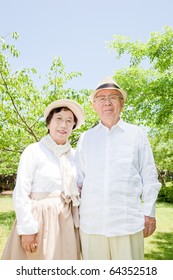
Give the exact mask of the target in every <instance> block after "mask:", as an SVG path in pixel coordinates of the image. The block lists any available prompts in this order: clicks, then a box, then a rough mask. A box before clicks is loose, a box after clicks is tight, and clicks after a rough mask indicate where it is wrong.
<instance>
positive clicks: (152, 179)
mask: <svg viewBox="0 0 173 280" xmlns="http://www.w3.org/2000/svg"><path fill="white" fill-rule="evenodd" d="M141 139H142V140H141V141H140V151H139V153H140V175H141V178H142V184H143V192H142V200H143V203H144V204H143V209H144V215H145V216H150V217H154V216H155V203H156V199H157V196H158V193H159V190H160V188H161V183H160V182H159V181H158V174H157V169H156V165H155V161H154V157H153V152H152V149H151V145H150V142H149V140H148V137H147V134H146V133H145V132H144V131H142V138H141Z"/></svg>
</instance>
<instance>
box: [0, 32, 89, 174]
mask: <svg viewBox="0 0 173 280" xmlns="http://www.w3.org/2000/svg"><path fill="white" fill-rule="evenodd" d="M12 38H13V39H18V34H17V33H16V32H15V33H12ZM0 47H1V52H0V98H1V99H0V118H1V122H0V151H1V159H0V163H1V164H0V174H1V175H2V174H3V175H12V174H15V173H16V171H17V166H18V163H19V158H20V155H21V153H22V151H23V150H24V148H25V147H26V146H27V145H28V144H30V143H32V142H35V141H39V139H40V138H41V137H42V136H43V135H45V133H47V129H46V126H45V122H44V119H43V112H44V109H45V108H46V106H47V104H49V103H50V102H51V101H54V100H56V99H60V98H73V99H74V100H76V101H78V102H79V103H81V104H84V100H85V98H84V96H85V95H86V94H87V90H83V91H81V92H79V93H78V92H76V91H75V90H73V89H69V88H68V89H65V88H64V86H65V84H66V83H67V82H68V81H69V80H70V79H73V78H75V77H77V76H80V75H81V73H77V72H71V73H66V72H65V67H64V65H63V63H62V61H61V59H60V58H59V57H57V58H55V59H54V60H53V62H52V65H51V67H50V70H49V73H48V75H47V81H48V82H47V84H45V85H44V86H43V87H42V90H41V91H39V90H38V89H37V88H36V86H35V85H34V82H33V80H32V78H31V75H37V71H36V70H35V69H28V68H27V69H23V70H21V71H16V72H15V73H13V72H12V70H11V69H10V65H9V62H8V57H9V56H10V55H12V56H14V57H18V56H19V52H18V51H17V49H16V48H15V46H14V45H10V44H7V43H6V42H5V39H4V38H3V37H0ZM79 133H80V130H78V131H77V130H76V131H75V133H74V135H73V136H72V137H71V141H72V143H73V144H74V145H75V143H76V141H77V139H78V137H79Z"/></svg>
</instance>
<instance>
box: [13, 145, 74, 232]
mask: <svg viewBox="0 0 173 280" xmlns="http://www.w3.org/2000/svg"><path fill="white" fill-rule="evenodd" d="M73 157H74V155H73V151H71V153H70V157H69V161H70V163H71V165H72V169H73V174H74V176H75V177H76V176H77V174H76V168H75V164H74V159H73ZM76 178H77V177H76ZM62 191H63V184H62V176H61V172H60V164H59V158H58V157H57V156H55V154H54V153H53V152H52V151H51V150H49V149H48V148H47V147H46V146H45V145H44V144H43V143H41V142H38V143H34V144H31V145H29V146H28V147H26V149H25V150H24V152H23V153H22V155H21V158H20V163H19V167H18V173H17V180H16V186H15V189H14V193H13V202H14V209H15V212H16V217H17V231H18V234H33V233H36V232H38V224H37V222H36V221H35V220H34V218H33V215H32V212H31V200H30V198H29V194H30V193H31V192H59V193H61V192H62Z"/></svg>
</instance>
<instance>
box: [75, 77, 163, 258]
mask: <svg viewBox="0 0 173 280" xmlns="http://www.w3.org/2000/svg"><path fill="white" fill-rule="evenodd" d="M126 98H127V94H126V92H125V91H124V90H122V89H121V88H120V87H119V86H118V85H117V83H116V82H115V81H114V80H113V78H112V77H106V78H104V79H103V80H102V81H101V82H100V83H99V84H98V86H97V88H96V90H95V91H94V92H93V93H91V95H90V99H91V102H92V104H93V108H94V110H95V111H96V113H97V114H98V116H99V118H100V122H99V124H98V125H96V126H95V127H94V128H92V129H89V130H88V131H86V132H85V133H83V134H82V135H81V137H80V140H79V142H78V146H77V151H76V162H77V164H78V168H79V173H80V176H79V182H78V184H79V187H80V188H81V204H80V234H81V244H82V256H83V259H86V260H115V259H117V260H123V259H126V260H140V259H144V237H147V236H150V235H151V234H152V233H153V232H154V231H155V229H156V220H155V202H156V199H157V196H158V192H159V189H160V187H161V184H160V183H159V181H158V176H157V171H156V167H155V163H154V158H153V154H152V150H151V146H150V144H149V141H148V138H147V136H146V133H145V132H144V131H143V129H142V128H140V127H138V126H136V125H132V124H129V123H126V122H124V121H123V120H122V119H121V118H120V114H121V111H122V109H123V106H124V102H125V100H126Z"/></svg>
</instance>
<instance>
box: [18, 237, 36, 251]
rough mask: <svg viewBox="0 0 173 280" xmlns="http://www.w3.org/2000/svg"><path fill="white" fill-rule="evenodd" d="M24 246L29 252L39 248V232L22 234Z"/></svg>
mask: <svg viewBox="0 0 173 280" xmlns="http://www.w3.org/2000/svg"><path fill="white" fill-rule="evenodd" d="M21 242H22V247H23V249H24V250H25V251H27V252H29V253H35V252H36V250H37V233H35V234H30V235H22V237H21Z"/></svg>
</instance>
